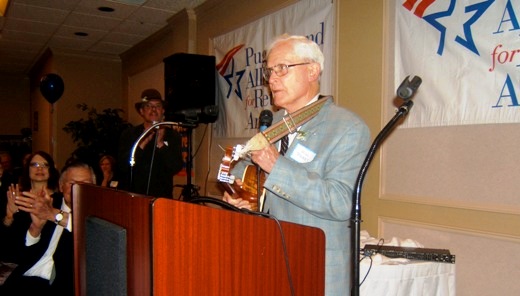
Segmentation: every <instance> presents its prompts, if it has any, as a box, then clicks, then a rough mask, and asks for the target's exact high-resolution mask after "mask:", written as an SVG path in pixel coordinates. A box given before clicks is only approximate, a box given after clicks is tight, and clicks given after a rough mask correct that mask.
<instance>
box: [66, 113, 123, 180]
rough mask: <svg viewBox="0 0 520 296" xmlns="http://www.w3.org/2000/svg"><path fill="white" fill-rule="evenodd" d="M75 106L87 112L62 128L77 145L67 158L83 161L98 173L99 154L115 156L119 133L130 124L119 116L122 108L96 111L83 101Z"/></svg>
mask: <svg viewBox="0 0 520 296" xmlns="http://www.w3.org/2000/svg"><path fill="white" fill-rule="evenodd" d="M76 107H77V108H79V109H81V110H82V111H84V112H87V118H86V119H84V118H81V119H79V120H73V121H70V122H69V123H67V124H66V125H65V127H64V128H63V130H64V131H65V132H66V133H68V134H70V135H71V136H72V141H73V142H74V143H76V145H77V148H76V149H75V150H74V151H73V152H72V154H71V157H70V158H69V160H80V161H82V162H85V163H87V164H89V165H91V166H92V167H93V168H94V169H95V170H96V172H97V173H98V171H97V170H98V169H99V168H98V161H99V159H100V158H101V156H103V155H111V156H113V157H116V158H117V146H118V141H119V135H121V133H122V132H123V130H124V129H126V128H128V127H129V126H131V124H130V123H128V122H127V121H126V120H124V119H123V118H122V117H121V116H120V114H121V113H123V110H122V109H113V108H108V109H104V110H103V111H102V112H101V113H98V112H97V110H96V109H95V108H89V107H88V106H87V104H85V103H83V104H78V105H77V106H76Z"/></svg>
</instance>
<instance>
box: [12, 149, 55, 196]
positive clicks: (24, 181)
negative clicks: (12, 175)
mask: <svg viewBox="0 0 520 296" xmlns="http://www.w3.org/2000/svg"><path fill="white" fill-rule="evenodd" d="M36 155H39V156H41V157H43V159H45V161H47V163H48V164H49V180H47V188H48V189H50V190H54V191H55V190H57V189H58V181H59V179H60V172H59V171H58V169H57V168H56V166H55V164H54V159H52V156H50V155H49V154H48V153H47V152H45V151H37V152H34V153H33V154H31V156H30V157H29V161H28V162H27V164H26V165H25V166H24V167H23V172H22V175H21V176H20V186H21V187H22V188H21V189H22V190H30V189H31V178H30V177H29V168H30V164H31V161H32V159H33V158H34V156H36Z"/></svg>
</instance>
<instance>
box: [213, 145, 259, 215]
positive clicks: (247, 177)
mask: <svg viewBox="0 0 520 296" xmlns="http://www.w3.org/2000/svg"><path fill="white" fill-rule="evenodd" d="M239 147H240V145H237V147H234V148H233V147H231V148H227V149H226V153H225V155H224V158H223V159H222V164H221V165H220V169H219V174H218V177H217V179H218V180H219V181H220V182H221V183H220V184H221V185H222V186H223V188H224V190H225V191H226V192H227V193H228V194H229V195H231V197H232V198H235V199H237V198H241V199H244V200H247V201H249V203H250V204H251V210H253V211H258V210H259V207H258V205H259V202H258V185H259V183H260V188H262V187H263V184H264V182H265V178H266V176H265V173H264V172H262V171H260V174H259V173H258V169H257V167H256V166H254V165H248V166H247V167H246V169H245V170H244V174H243V175H242V178H241V179H242V185H238V184H237V183H235V176H232V175H230V172H231V170H232V168H233V164H234V162H235V161H236V160H237V159H238V157H237V155H238V154H239V151H238V150H239ZM258 180H260V182H258ZM263 195H264V190H263V189H262V191H261V195H260V205H261V204H262V199H263Z"/></svg>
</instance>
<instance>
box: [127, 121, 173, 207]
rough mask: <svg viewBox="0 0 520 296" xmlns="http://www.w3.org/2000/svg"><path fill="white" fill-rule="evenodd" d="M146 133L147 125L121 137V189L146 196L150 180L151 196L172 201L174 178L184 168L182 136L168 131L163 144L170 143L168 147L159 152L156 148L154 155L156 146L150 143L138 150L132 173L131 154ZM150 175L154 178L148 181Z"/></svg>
mask: <svg viewBox="0 0 520 296" xmlns="http://www.w3.org/2000/svg"><path fill="white" fill-rule="evenodd" d="M143 132H144V125H143V124H141V125H138V126H135V127H131V128H128V129H126V130H125V131H124V132H123V133H122V134H121V137H120V139H119V147H118V148H119V150H118V160H117V165H118V167H119V186H118V188H119V189H122V190H127V191H132V192H135V193H141V194H146V190H147V187H148V179H150V186H149V192H148V195H150V196H155V197H169V198H172V197H173V196H172V191H173V176H174V175H175V174H177V173H178V172H179V171H180V170H181V169H182V166H183V159H182V152H181V144H182V143H181V136H180V134H179V133H178V132H176V131H174V130H173V129H170V128H167V129H166V132H165V134H164V141H165V142H167V143H168V145H165V146H163V147H162V148H160V149H159V148H156V149H155V151H154V142H153V141H150V142H149V143H148V145H146V147H145V149H144V150H142V149H140V148H139V147H138V148H137V149H136V153H135V155H134V157H135V165H134V167H133V169H132V171H131V168H130V164H129V160H130V156H131V155H130V154H131V150H132V147H133V145H134V143H135V142H136V141H137V139H138V138H139V136H140V135H141V134H142V133H143ZM152 156H153V157H152ZM152 159H153V162H152ZM150 171H151V173H152V175H151V177H150V178H149V174H150ZM131 173H132V179H133V182H132V184H130V182H129V181H130V174H131Z"/></svg>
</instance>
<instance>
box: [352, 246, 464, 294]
mask: <svg viewBox="0 0 520 296" xmlns="http://www.w3.org/2000/svg"><path fill="white" fill-rule="evenodd" d="M376 256H380V255H376ZM394 260H395V259H393V260H391V261H386V262H384V263H382V264H380V263H374V264H373V265H372V268H371V269H370V272H369V273H368V275H367V278H366V279H365V281H364V282H363V284H362V285H361V287H360V288H359V293H360V295H363V296H377V295H382V296H401V295H402V296H429V295H432V296H454V295H455V264H452V263H438V262H430V261H415V260H414V261H412V260H406V259H400V260H395V261H394ZM369 261H370V260H368V259H364V260H363V261H361V264H360V268H359V271H360V272H359V278H360V281H363V279H364V278H365V275H366V274H367V272H368V269H369Z"/></svg>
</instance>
